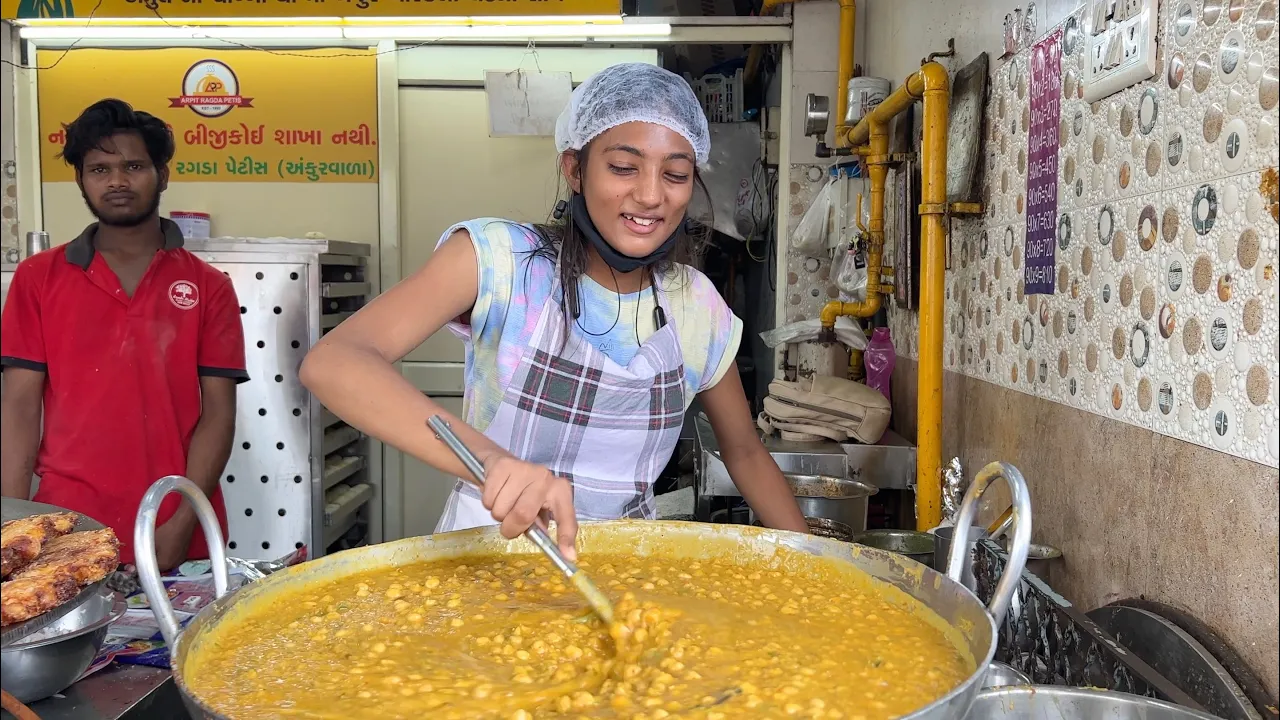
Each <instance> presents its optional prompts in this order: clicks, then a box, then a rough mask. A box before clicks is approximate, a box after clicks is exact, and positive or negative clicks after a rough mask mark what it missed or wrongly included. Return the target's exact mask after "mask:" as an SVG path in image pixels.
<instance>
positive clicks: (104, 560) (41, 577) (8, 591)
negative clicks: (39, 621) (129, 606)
mask: <svg viewBox="0 0 1280 720" xmlns="http://www.w3.org/2000/svg"><path fill="white" fill-rule="evenodd" d="M119 564H120V542H119V541H118V540H117V539H116V534H115V532H114V531H112V530H111V528H104V529H102V530H89V531H87V532H78V533H71V534H70V535H64V536H62V537H59V538H56V539H54V540H51V541H49V542H48V543H46V544H45V546H44V551H43V552H41V553H40V555H39V557H37V558H36V559H35V561H34V562H32V563H31V564H30V565H28V566H27V567H25V568H23V569H22V570H19V571H18V572H16V573H14V574H13V577H11V578H10V579H8V580H6V581H5V582H4V584H3V585H0V625H11V624H13V623H17V622H22V621H24V620H30V619H31V618H33V617H36V616H37V615H42V614H44V613H46V612H49V611H50V610H52V609H54V608H56V607H58V606H59V605H61V604H63V603H65V602H67V601H68V600H70V599H72V598H74V597H75V596H76V595H77V594H79V592H80V588H82V587H84V586H85V585H90V584H92V583H95V582H98V581H99V580H101V579H103V578H105V577H106V576H107V575H109V574H110V573H111V572H112V571H114V570H115V569H116V566H118V565H119Z"/></svg>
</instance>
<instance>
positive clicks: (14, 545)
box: [0, 512, 77, 578]
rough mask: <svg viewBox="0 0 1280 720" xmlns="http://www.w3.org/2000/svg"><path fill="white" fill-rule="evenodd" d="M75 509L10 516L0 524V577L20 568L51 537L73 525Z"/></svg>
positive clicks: (68, 530)
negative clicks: (14, 518) (12, 518)
mask: <svg viewBox="0 0 1280 720" xmlns="http://www.w3.org/2000/svg"><path fill="white" fill-rule="evenodd" d="M76 519H77V516H76V514H75V513H69V512H65V513H48V514H45V515H32V516H31V517H25V518H20V519H18V520H10V521H9V522H7V523H5V524H4V525H3V526H2V527H0V578H7V577H9V576H10V575H12V574H13V573H15V572H17V571H19V570H21V569H22V568H24V567H26V566H27V565H29V564H31V561H33V560H35V559H36V558H37V557H38V556H39V555H40V549H41V548H43V547H44V545H45V543H47V542H49V541H50V540H53V539H54V538H57V537H61V536H63V535H66V534H67V533H69V532H71V531H72V530H74V529H75V527H76Z"/></svg>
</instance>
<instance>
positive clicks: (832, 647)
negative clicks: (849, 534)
mask: <svg viewBox="0 0 1280 720" xmlns="http://www.w3.org/2000/svg"><path fill="white" fill-rule="evenodd" d="M581 565H582V567H583V568H584V569H585V570H586V571H588V572H589V573H591V577H592V579H593V580H594V581H595V582H596V583H597V584H598V585H599V586H600V587H601V589H602V590H604V591H605V592H606V593H607V594H609V595H611V597H612V598H613V599H614V600H615V602H616V603H617V605H616V608H615V609H616V613H617V620H616V621H615V623H614V625H613V627H612V628H605V627H604V626H603V625H602V623H601V622H600V621H599V620H598V619H596V618H595V616H594V615H592V614H591V612H590V611H589V610H587V609H586V605H585V603H584V602H583V600H582V599H581V598H580V597H579V596H578V595H577V593H576V592H575V591H574V590H573V588H572V587H571V586H570V585H569V584H568V583H567V582H566V581H565V579H564V578H563V577H562V576H560V575H559V574H558V573H556V572H555V571H554V569H553V568H551V567H550V565H549V564H548V563H547V562H546V561H545V560H544V559H542V558H540V557H534V556H523V555H507V556H487V557H474V558H464V559H453V560H445V561H436V562H431V563H424V564H416V565H406V566H400V567H397V568H394V569H383V570H377V571H369V572H365V573H360V574H355V575H349V576H346V577H343V578H342V579H340V580H335V581H329V582H325V583H323V584H319V585H315V586H308V587H306V588H305V589H302V590H299V591H296V592H293V593H291V594H287V595H281V596H279V597H274V598H271V599H270V601H269V602H263V603H259V606H258V607H250V608H249V609H247V610H245V611H238V610H237V611H235V614H234V615H231V616H228V617H227V618H225V619H224V621H223V622H222V623H220V624H219V625H217V626H216V627H213V628H211V629H210V630H209V631H207V632H206V633H204V634H202V636H201V637H200V638H199V640H198V642H197V644H196V645H195V646H193V649H192V651H191V656H190V658H189V659H188V661H187V666H186V668H185V672H184V675H185V677H186V679H187V682H188V684H189V686H190V688H191V690H192V692H193V693H194V694H195V695H196V697H198V698H200V699H201V700H202V701H203V702H205V703H206V704H207V705H208V706H210V707H212V708H213V709H215V710H217V711H218V712H219V713H221V714H223V715H225V716H227V717H230V718H233V719H234V720H265V719H268V718H273V719H274V718H296V717H306V718H318V719H326V718H356V717H364V718H385V719H388V720H390V719H393V718H404V719H409V718H413V719H416V718H425V717H430V718H439V719H440V720H533V719H534V718H562V717H563V718H622V719H626V720H657V719H660V718H676V717H679V718H698V719H700V720H745V719H748V718H750V719H753V720H754V719H758V718H814V719H823V718H830V719H833V720H887V719H888V718H894V717H898V716H900V715H903V714H906V713H909V712H911V711H914V710H917V709H919V708H920V707H923V706H924V705H927V704H929V703H930V702H932V701H934V700H936V699H937V698H939V697H941V696H943V695H945V694H946V693H947V692H949V691H950V690H951V689H953V688H954V687H955V686H956V685H958V684H959V683H960V682H961V681H963V680H964V679H965V678H966V677H968V675H969V674H970V673H971V671H972V669H973V661H972V660H971V659H970V658H967V657H966V656H965V655H964V654H963V653H962V652H961V651H960V650H959V649H958V644H957V643H956V642H955V641H954V638H953V637H952V636H950V635H949V634H948V630H946V626H945V624H944V623H943V622H942V620H941V619H940V618H938V617H937V616H936V615H934V614H933V613H932V612H931V611H930V610H928V608H926V607H925V606H924V605H923V604H921V603H919V602H917V601H915V600H913V599H912V598H910V597H909V596H907V595H906V594H905V593H902V592H901V591H899V590H897V589H895V588H892V587H889V586H888V585H885V584H883V583H880V582H879V581H876V580H874V579H872V578H870V577H869V576H864V575H862V574H861V573H860V572H858V571H856V570H852V569H845V567H844V566H837V564H836V563H834V562H831V561H829V560H823V559H820V558H816V557H812V556H808V555H804V554H801V553H797V552H792V551H782V552H780V553H779V554H778V556H776V557H775V558H774V559H773V560H772V561H770V562H767V563H762V562H759V561H755V562H752V563H736V562H734V561H732V560H721V559H717V560H715V561H707V560H702V561H697V560H681V559H673V558H660V557H655V558H638V557H632V556H625V555H612V554H591V553H586V554H584V556H583V559H582V563H581Z"/></svg>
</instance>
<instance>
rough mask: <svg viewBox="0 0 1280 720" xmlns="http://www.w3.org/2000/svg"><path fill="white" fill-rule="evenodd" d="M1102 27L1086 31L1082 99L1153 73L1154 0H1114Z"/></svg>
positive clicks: (1095, 97)
mask: <svg viewBox="0 0 1280 720" xmlns="http://www.w3.org/2000/svg"><path fill="white" fill-rule="evenodd" d="M1114 13H1115V14H1114V16H1113V18H1115V19H1113V20H1111V21H1110V22H1109V23H1108V27H1107V29H1106V30H1105V31H1103V32H1100V33H1098V34H1096V35H1088V36H1086V38H1085V41H1086V42H1087V43H1088V45H1087V50H1088V53H1089V62H1088V63H1086V64H1085V76H1084V99H1085V100H1087V101H1089V102H1095V101H1098V100H1101V99H1102V98H1105V97H1107V96H1109V95H1114V94H1115V93H1117V92H1120V91H1121V90H1123V89H1125V88H1127V87H1129V86H1131V85H1135V84H1137V83H1140V82H1142V81H1143V80H1147V79H1149V78H1151V77H1153V76H1154V75H1155V74H1156V28H1157V25H1156V0H1116V4H1115V11H1114Z"/></svg>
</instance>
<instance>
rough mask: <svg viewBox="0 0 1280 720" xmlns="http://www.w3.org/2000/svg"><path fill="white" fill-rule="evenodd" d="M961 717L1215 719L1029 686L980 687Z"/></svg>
mask: <svg viewBox="0 0 1280 720" xmlns="http://www.w3.org/2000/svg"><path fill="white" fill-rule="evenodd" d="M965 720H1219V719H1218V718H1215V717H1214V716H1213V715H1207V714H1205V713H1202V712H1199V711H1196V710H1192V709H1190V708H1185V707H1182V706H1181V705H1173V704H1171V703H1167V702H1162V701H1160V700H1153V699H1151V698H1147V697H1141V696H1138V695H1129V694H1128V693H1119V692H1112V691H1110V690H1086V689H1085V688H1069V687H1059V686H1057V685H1033V686H1031V687H1005V688H999V689H995V690H984V691H982V692H980V693H978V696H977V697H976V698H974V700H973V705H972V706H971V707H970V708H969V714H968V715H966V716H965Z"/></svg>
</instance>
